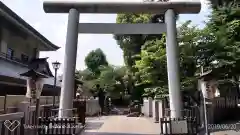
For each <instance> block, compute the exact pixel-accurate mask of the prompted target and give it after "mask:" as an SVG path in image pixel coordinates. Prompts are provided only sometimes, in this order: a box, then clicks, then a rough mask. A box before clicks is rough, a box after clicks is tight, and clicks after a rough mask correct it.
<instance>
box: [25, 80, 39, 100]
mask: <svg viewBox="0 0 240 135" xmlns="http://www.w3.org/2000/svg"><path fill="white" fill-rule="evenodd" d="M42 89H43V78H39V79H37V80H34V79H32V78H28V79H27V92H26V97H27V98H33V99H39V97H40V96H41V93H42Z"/></svg>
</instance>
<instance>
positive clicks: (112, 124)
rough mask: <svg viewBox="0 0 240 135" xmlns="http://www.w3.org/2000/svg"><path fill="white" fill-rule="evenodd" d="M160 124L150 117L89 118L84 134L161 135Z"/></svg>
mask: <svg viewBox="0 0 240 135" xmlns="http://www.w3.org/2000/svg"><path fill="white" fill-rule="evenodd" d="M159 134H160V125H159V123H154V122H153V121H152V120H151V119H150V118H145V117H126V116H103V117H101V118H90V119H88V120H87V125H86V130H85V131H84V133H83V135H159Z"/></svg>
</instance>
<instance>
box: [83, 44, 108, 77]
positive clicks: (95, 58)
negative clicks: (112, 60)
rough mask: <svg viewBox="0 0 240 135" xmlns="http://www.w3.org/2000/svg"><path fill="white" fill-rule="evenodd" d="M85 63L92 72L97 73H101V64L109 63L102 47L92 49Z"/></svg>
mask: <svg viewBox="0 0 240 135" xmlns="http://www.w3.org/2000/svg"><path fill="white" fill-rule="evenodd" d="M85 64H86V66H87V68H88V70H90V71H91V72H92V73H94V74H95V75H99V74H100V69H99V67H100V66H106V65H108V62H107V60H106V56H105V54H104V53H103V51H102V50H101V49H96V50H93V51H91V52H90V53H89V54H88V55H87V57H86V58H85Z"/></svg>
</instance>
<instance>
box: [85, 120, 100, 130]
mask: <svg viewBox="0 0 240 135" xmlns="http://www.w3.org/2000/svg"><path fill="white" fill-rule="evenodd" d="M103 124H104V122H87V123H86V127H85V130H97V129H100V128H101V127H102V125H103Z"/></svg>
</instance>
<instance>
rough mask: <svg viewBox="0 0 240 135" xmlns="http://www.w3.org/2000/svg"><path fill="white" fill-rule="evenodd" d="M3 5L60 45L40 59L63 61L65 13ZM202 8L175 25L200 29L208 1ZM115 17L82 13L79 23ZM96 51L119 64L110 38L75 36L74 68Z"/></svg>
mask: <svg viewBox="0 0 240 135" xmlns="http://www.w3.org/2000/svg"><path fill="white" fill-rule="evenodd" d="M1 1H2V2H3V3H4V4H5V5H7V6H8V7H9V8H10V9H12V10H13V11H14V12H15V13H17V14H18V15H19V16H20V17H22V18H23V19H24V20H25V21H26V22H28V23H29V24H30V25H31V26H33V27H34V28H35V29H36V30H38V31H39V32H40V33H41V34H43V35H44V36H45V37H46V38H47V39H49V40H50V41H51V42H53V43H54V44H56V45H57V46H60V47H61V49H59V50H58V51H56V52H41V53H40V57H49V60H48V61H49V62H50V63H51V62H53V61H56V60H57V61H59V62H61V63H63V62H64V50H65V38H66V28H67V14H46V13H45V12H44V11H43V2H42V0H1ZM201 3H202V9H201V12H200V13H199V14H191V15H188V14H185V15H180V19H179V22H178V24H179V23H182V22H184V21H186V20H192V21H193V24H195V25H198V26H199V27H203V26H204V21H205V20H206V16H207V15H209V13H210V10H209V8H208V4H207V3H208V2H207V1H206V0H201ZM115 20H116V14H110V15H104V14H97V15H96V14H83V15H80V22H95V23H96V22H102V23H107V22H108V23H114V22H115ZM96 48H101V49H102V50H103V51H104V53H105V54H106V56H107V60H108V61H109V63H110V64H113V65H123V64H124V62H123V55H122V50H121V49H120V48H119V46H118V45H117V44H116V41H115V40H114V39H113V36H112V35H94V34H79V38H78V55H77V63H76V64H77V65H76V68H77V69H84V68H85V64H84V58H85V56H86V55H87V54H88V53H89V52H90V51H91V50H94V49H96ZM62 70H63V64H62V66H61V68H60V73H61V72H62Z"/></svg>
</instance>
